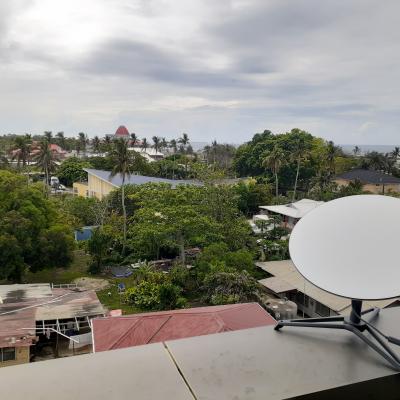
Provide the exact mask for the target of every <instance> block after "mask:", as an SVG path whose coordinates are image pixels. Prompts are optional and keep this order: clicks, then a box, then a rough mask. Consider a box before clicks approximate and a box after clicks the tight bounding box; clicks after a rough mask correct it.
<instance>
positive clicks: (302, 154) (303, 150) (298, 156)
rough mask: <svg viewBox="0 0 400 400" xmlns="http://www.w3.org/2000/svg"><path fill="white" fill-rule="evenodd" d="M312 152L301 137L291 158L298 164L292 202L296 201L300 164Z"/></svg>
mask: <svg viewBox="0 0 400 400" xmlns="http://www.w3.org/2000/svg"><path fill="white" fill-rule="evenodd" d="M309 150H310V147H309V146H307V142H306V141H305V140H304V137H302V136H299V138H298V139H297V141H296V147H295V149H294V151H293V152H292V154H291V158H292V160H293V161H295V162H296V164H297V166H296V178H295V181H294V188H293V195H292V202H294V201H295V200H296V190H297V182H298V180H299V172H300V164H301V162H302V161H303V160H305V159H306V157H307V153H308V151H309Z"/></svg>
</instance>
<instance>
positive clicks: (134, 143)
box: [131, 133, 138, 147]
mask: <svg viewBox="0 0 400 400" xmlns="http://www.w3.org/2000/svg"><path fill="white" fill-rule="evenodd" d="M137 140H138V138H137V136H136V133H131V142H132V147H135V145H136V142H137Z"/></svg>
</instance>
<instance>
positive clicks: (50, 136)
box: [44, 131, 53, 144]
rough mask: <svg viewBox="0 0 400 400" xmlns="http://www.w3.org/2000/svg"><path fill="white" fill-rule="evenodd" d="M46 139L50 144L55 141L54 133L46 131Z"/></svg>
mask: <svg viewBox="0 0 400 400" xmlns="http://www.w3.org/2000/svg"><path fill="white" fill-rule="evenodd" d="M44 138H45V140H47V142H48V143H49V144H50V143H51V141H52V140H53V132H52V131H44Z"/></svg>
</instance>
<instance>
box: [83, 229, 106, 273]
mask: <svg viewBox="0 0 400 400" xmlns="http://www.w3.org/2000/svg"><path fill="white" fill-rule="evenodd" d="M110 242H111V237H110V235H108V234H107V233H106V232H104V230H103V229H102V228H97V229H94V230H93V233H92V236H91V238H90V239H89V240H88V250H89V253H90V255H91V256H92V263H91V265H90V273H92V274H97V273H99V272H101V269H102V267H103V263H104V260H105V259H106V257H107V255H108V254H109V249H110Z"/></svg>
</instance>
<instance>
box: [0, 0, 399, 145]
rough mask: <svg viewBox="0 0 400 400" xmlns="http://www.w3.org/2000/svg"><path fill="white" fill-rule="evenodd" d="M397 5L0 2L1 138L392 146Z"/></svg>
mask: <svg viewBox="0 0 400 400" xmlns="http://www.w3.org/2000/svg"><path fill="white" fill-rule="evenodd" d="M399 13H400V2H399V1H398V0H385V1H379V0H376V1H370V0H359V1H358V0H333V1H331V0H324V1H321V0H305V1H303V0H0V133H23V132H30V133H40V132H42V131H44V130H52V131H54V132H57V131H60V130H62V131H64V132H65V133H66V134H68V135H76V134H77V132H79V131H84V132H87V133H88V134H89V136H94V135H95V134H98V135H103V134H104V133H110V132H113V131H115V129H116V128H117V127H118V125H120V124H124V125H126V126H127V127H128V129H129V130H130V131H131V132H135V133H137V134H138V135H139V137H145V136H147V137H151V136H153V135H159V136H166V137H173V136H178V135H180V134H181V133H182V132H187V133H188V134H189V136H190V137H191V138H192V140H195V141H209V140H213V139H217V140H218V141H221V142H230V143H238V142H242V141H245V140H248V139H249V138H251V136H252V134H253V133H255V132H258V131H262V130H264V129H270V130H272V131H273V132H276V133H279V132H285V131H288V130H290V129H291V128H294V127H298V128H302V129H305V130H308V131H309V132H311V133H313V134H314V135H317V136H321V137H324V138H327V139H333V140H334V141H335V142H337V143H342V144H345V143H357V144H395V143H397V144H398V143H400V112H399V108H400V79H399V74H400V25H399V22H398V16H399Z"/></svg>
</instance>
